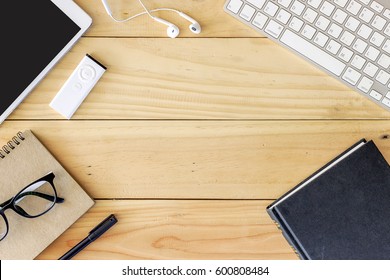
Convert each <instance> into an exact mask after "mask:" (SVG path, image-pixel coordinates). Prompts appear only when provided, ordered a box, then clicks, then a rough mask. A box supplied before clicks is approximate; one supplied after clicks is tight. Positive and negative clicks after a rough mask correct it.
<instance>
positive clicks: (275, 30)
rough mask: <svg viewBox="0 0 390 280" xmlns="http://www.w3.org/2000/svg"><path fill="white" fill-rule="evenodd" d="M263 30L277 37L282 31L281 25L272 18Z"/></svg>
mask: <svg viewBox="0 0 390 280" xmlns="http://www.w3.org/2000/svg"><path fill="white" fill-rule="evenodd" d="M264 31H265V32H267V33H268V34H270V35H271V36H272V37H275V38H279V36H280V33H282V31H283V26H281V25H280V24H279V23H277V22H276V21H274V20H270V22H269V23H268V25H267V27H266V28H265V30H264Z"/></svg>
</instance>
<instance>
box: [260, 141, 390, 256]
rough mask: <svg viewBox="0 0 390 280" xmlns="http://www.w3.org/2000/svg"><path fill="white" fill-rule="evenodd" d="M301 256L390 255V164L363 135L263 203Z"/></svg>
mask: <svg viewBox="0 0 390 280" xmlns="http://www.w3.org/2000/svg"><path fill="white" fill-rule="evenodd" d="M267 212H268V213H269V215H270V216H271V218H272V219H273V220H274V221H276V222H277V223H278V224H279V225H280V229H281V230H282V233H283V235H284V236H285V237H286V239H287V240H288V241H289V243H290V244H291V245H292V246H293V247H294V248H295V250H296V252H297V253H298V254H299V256H300V257H301V259H330V260H341V259H353V260H357V259H365V260H371V259H390V168H389V165H388V163H387V162H386V160H385V159H384V157H383V156H382V154H381V153H380V151H379V150H378V148H377V147H376V145H375V144H374V142H373V141H369V142H366V141H365V140H364V139H363V140H361V141H360V142H358V143H356V144H355V145H354V146H352V147H351V148H350V149H348V150H347V151H345V152H344V153H342V154H341V155H340V156H339V157H337V158H336V159H334V160H333V161H332V162H330V163H328V164H327V165H326V166H324V167H323V168H321V169H320V170H318V171H317V172H316V173H314V174H313V175H312V176H310V177H308V178H307V179H306V180H305V181H303V182H302V183H300V184H299V185H298V186H296V187H295V188H293V189H292V190H291V191H289V192H288V193H286V194H285V195H283V196H282V197H280V198H279V199H278V200H276V201H275V202H274V203H272V204H271V205H269V206H268V207H267Z"/></svg>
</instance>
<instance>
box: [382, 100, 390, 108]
mask: <svg viewBox="0 0 390 280" xmlns="http://www.w3.org/2000/svg"><path fill="white" fill-rule="evenodd" d="M382 103H383V104H385V105H386V106H387V107H390V99H387V98H383V100H382Z"/></svg>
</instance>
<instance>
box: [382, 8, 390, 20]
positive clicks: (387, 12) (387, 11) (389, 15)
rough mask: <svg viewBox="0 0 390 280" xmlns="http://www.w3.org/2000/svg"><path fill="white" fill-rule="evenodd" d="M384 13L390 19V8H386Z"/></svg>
mask: <svg viewBox="0 0 390 280" xmlns="http://www.w3.org/2000/svg"><path fill="white" fill-rule="evenodd" d="M383 15H384V16H385V17H386V18H388V19H390V10H389V9H386V10H385V12H384V13H383Z"/></svg>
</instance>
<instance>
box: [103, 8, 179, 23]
mask: <svg viewBox="0 0 390 280" xmlns="http://www.w3.org/2000/svg"><path fill="white" fill-rule="evenodd" d="M159 11H170V12H175V13H177V14H179V13H180V12H179V11H178V10H175V9H170V8H158V9H153V10H150V11H149V10H148V12H149V13H148V12H147V11H146V10H145V12H142V13H139V14H136V15H133V16H130V17H128V18H125V19H116V18H115V17H114V16H113V15H112V14H109V16H110V17H111V18H112V19H113V20H114V21H116V22H126V21H129V20H132V19H134V18H137V17H139V16H143V15H149V14H152V13H155V12H159ZM152 18H154V17H153V16H152Z"/></svg>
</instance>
